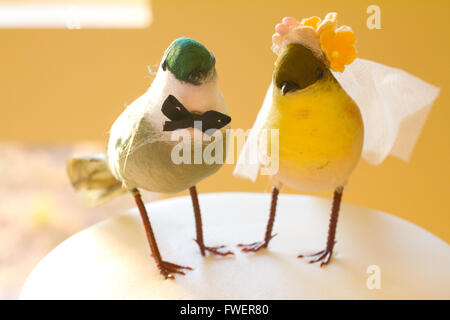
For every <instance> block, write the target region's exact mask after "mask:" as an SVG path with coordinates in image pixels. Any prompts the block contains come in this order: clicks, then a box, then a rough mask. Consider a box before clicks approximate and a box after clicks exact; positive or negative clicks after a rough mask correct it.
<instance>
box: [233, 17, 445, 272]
mask: <svg viewBox="0 0 450 320" xmlns="http://www.w3.org/2000/svg"><path fill="white" fill-rule="evenodd" d="M336 17H337V15H336V13H329V14H328V15H327V16H326V17H325V19H324V20H321V19H320V18H318V17H312V18H308V19H304V20H302V21H298V20H297V19H295V18H284V19H283V22H282V23H281V24H278V25H277V26H276V33H275V34H274V36H273V38H272V40H273V47H272V49H273V50H274V52H275V53H276V54H277V55H278V58H277V60H276V63H275V69H274V72H273V77H272V82H271V85H270V86H269V89H268V91H267V94H266V98H265V100H264V103H263V106H262V108H261V110H260V112H259V114H258V117H257V119H256V122H255V124H254V126H253V128H252V130H251V133H250V136H249V138H248V140H247V142H246V144H245V146H244V148H243V150H242V153H241V154H240V156H239V160H238V163H237V166H236V168H235V171H234V174H235V175H238V176H241V177H245V178H250V179H252V180H255V179H256V177H257V175H258V171H259V168H260V166H261V165H267V163H265V161H263V160H264V156H261V154H263V155H267V151H266V150H261V148H263V149H264V147H265V146H270V142H269V141H267V140H268V138H267V137H268V136H271V135H270V133H269V132H268V131H270V130H278V135H279V140H278V143H279V145H278V148H274V147H273V146H272V147H270V148H269V149H270V150H268V153H272V154H271V155H270V156H271V161H272V162H273V161H274V159H276V160H278V166H279V167H278V171H277V172H275V173H271V175H272V181H273V185H274V187H273V190H272V203H271V207H270V213H269V219H268V222H267V227H266V232H265V237H264V240H262V241H258V242H254V243H251V244H240V245H239V246H240V247H241V248H242V250H243V251H244V252H254V251H258V250H260V249H262V248H267V247H268V245H269V242H270V240H271V239H272V238H273V234H272V230H273V225H274V220H275V214H276V206H277V199H278V194H279V190H280V188H281V187H282V186H283V185H287V186H290V187H292V188H295V189H297V190H301V191H307V192H313V191H322V190H329V189H333V190H334V197H333V205H332V210H331V218H330V222H329V230H328V239H327V241H326V246H325V249H324V250H321V251H319V252H317V253H314V254H312V255H310V257H311V260H310V262H321V266H323V265H326V264H328V263H329V261H330V259H331V257H332V254H333V250H334V245H335V242H336V241H335V236H336V228H337V221H338V215H339V208H340V203H341V199H342V194H343V190H344V187H345V185H346V184H347V181H348V179H349V176H350V174H351V173H352V171H353V170H354V168H355V167H356V165H357V163H358V161H359V159H360V157H361V155H363V156H364V157H365V158H366V159H367V160H368V161H369V162H371V163H373V164H378V163H380V162H382V161H383V159H384V158H385V157H386V156H387V154H389V153H393V154H396V155H398V156H400V157H402V158H403V159H407V158H408V156H409V154H410V153H411V150H412V148H413V146H414V143H415V140H416V139H417V136H418V133H419V132H420V128H421V125H422V124H423V122H424V118H425V117H426V114H427V112H423V111H427V108H428V109H429V108H430V107H431V104H432V103H433V101H434V100H435V99H436V97H437V95H438V93H439V89H438V88H436V87H433V86H431V85H429V84H427V83H425V82H423V81H421V80H420V79H417V78H415V77H413V76H411V75H409V74H407V73H406V72H404V71H401V70H398V69H394V68H390V67H386V66H383V65H380V64H377V63H374V62H371V61H367V60H362V59H356V50H355V48H354V43H355V37H354V35H353V32H352V29H351V28H350V27H348V26H342V27H339V28H337V26H336ZM346 66H347V67H346ZM344 69H345V72H344ZM341 72H343V73H341ZM419 111H421V112H422V114H421V117H417V116H416V115H417V114H418V113H420V112H419ZM400 142H401V143H400ZM277 150H278V154H273V153H276V152H277ZM255 159H257V161H255ZM299 213H300V212H299ZM303 256H304V255H303V254H300V255H299V256H298V257H303Z"/></svg>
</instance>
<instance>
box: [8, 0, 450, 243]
mask: <svg viewBox="0 0 450 320" xmlns="http://www.w3.org/2000/svg"><path fill="white" fill-rule="evenodd" d="M371 4H377V5H379V6H380V7H381V21H382V22H381V23H382V29H381V30H369V29H368V28H367V27H366V19H367V17H368V15H367V14H366V8H367V7H368V6H369V5H371ZM152 8H153V24H152V25H151V26H150V27H149V28H146V29H134V30H89V29H81V30H65V29H53V30H31V29H23V30H8V29H3V30H1V29H0V75H1V77H0V107H1V116H0V139H1V140H2V141H16V142H31V143H44V144H51V143H68V142H75V141H80V140H97V141H104V142H105V143H106V140H107V138H108V130H109V127H110V126H111V124H112V122H113V121H114V120H115V118H116V117H117V116H118V115H119V114H120V113H121V111H122V110H123V108H124V107H125V106H126V105H127V104H129V103H130V102H132V101H133V100H134V99H135V98H137V97H138V96H139V95H141V94H142V93H143V92H144V91H145V90H146V88H147V87H148V86H149V84H150V83H151V79H152V77H151V76H150V75H149V72H148V70H147V66H150V67H152V68H153V69H155V67H154V65H155V64H158V63H159V60H160V58H161V55H162V53H163V51H164V50H165V48H166V47H167V46H168V44H169V43H170V42H171V41H172V40H174V39H175V38H177V37H180V36H189V37H192V38H194V39H196V40H198V41H200V42H202V43H203V44H205V45H206V46H207V47H208V48H209V49H210V50H212V51H213V52H214V54H215V56H216V58H217V70H218V74H219V77H220V86H221V88H222V91H223V93H224V95H225V98H226V100H227V103H228V106H229V109H230V113H231V116H232V117H233V122H232V126H233V127H234V128H250V127H251V125H252V123H253V121H254V119H255V116H256V114H257V112H258V109H259V107H260V104H261V102H262V100H263V96H264V93H265V90H266V88H267V86H268V84H269V82H270V78H271V73H272V68H273V62H274V59H275V56H274V54H273V53H272V52H271V50H270V44H271V35H272V33H273V28H274V25H275V24H276V23H278V22H279V21H280V20H281V18H283V17H284V16H295V17H299V18H301V17H308V16H311V15H319V16H324V15H325V13H327V12H328V11H337V12H338V13H339V18H338V21H339V22H340V24H348V25H350V26H352V27H353V29H354V31H355V33H356V35H357V39H358V43H357V48H358V51H359V55H360V57H363V58H367V59H371V60H374V61H377V62H382V63H384V64H386V65H390V66H395V67H398V68H401V69H404V70H407V71H408V72H410V73H412V74H414V75H416V76H418V77H420V78H422V79H424V80H426V81H428V82H430V83H432V84H435V85H437V86H440V87H441V88H442V92H441V95H440V97H439V98H438V100H437V102H436V104H435V105H434V107H433V109H432V111H431V113H430V116H429V118H428V121H427V123H426V125H425V127H424V129H423V132H422V135H421V136H420V139H419V141H418V143H417V146H416V148H415V151H414V153H413V155H412V158H411V160H410V162H409V163H404V162H402V161H400V160H398V159H396V158H392V157H389V158H388V159H387V160H386V161H385V162H384V163H383V164H382V165H380V166H378V167H373V166H370V165H368V164H367V163H365V162H364V161H361V162H360V163H359V165H358V167H357V169H356V170H355V172H354V173H353V175H352V177H351V180H350V183H349V186H348V188H347V190H346V192H345V194H344V201H346V202H350V203H354V204H357V205H361V206H365V207H371V208H377V209H381V210H384V211H386V212H390V213H393V214H395V215H397V216H399V217H402V218H405V219H407V220H409V221H412V222H414V223H416V224H418V225H420V226H422V227H424V228H425V229H427V230H430V231H431V232H433V233H434V234H436V235H438V236H440V237H441V238H443V239H444V240H446V241H447V242H448V241H450V232H449V226H450V218H449V209H450V167H449V165H450V161H449V160H450V150H449V142H448V138H449V133H450V124H449V120H450V109H449V107H448V105H449V103H450V74H449V70H450V68H449V52H450V44H449V40H448V39H449V37H448V33H449V31H450V28H449V22H448V12H450V1H445V0H442V1H425V0H424V1H411V0H407V1H392V0H389V1H382V0H377V1H348V0H347V1H345V0H340V1H335V0H333V1H317V0H316V1H312V0H310V1H308V0H302V1H301V0H295V1H270V2H269V1H242V0H240V1H223V2H222V1H162V0H161V1H153V2H152ZM232 169H233V166H231V165H226V166H225V167H224V168H223V169H222V170H221V171H220V172H219V173H218V174H216V175H215V176H213V177H210V178H208V179H206V180H205V181H203V182H201V183H200V185H199V186H198V188H199V191H200V192H214V191H255V192H261V191H269V190H270V183H269V181H268V180H267V179H266V178H259V180H258V181H257V183H255V184H253V183H251V182H250V181H245V180H241V179H237V178H235V177H233V176H232V174H231V172H232ZM283 192H289V193H295V192H296V191H295V190H292V189H285V190H283ZM330 194H331V193H326V194H321V195H324V196H330ZM172 196H177V195H172ZM266 214H267V212H261V218H262V219H265V218H266ZM299 214H301V208H299ZM382 236H383V235H382V234H380V237H382Z"/></svg>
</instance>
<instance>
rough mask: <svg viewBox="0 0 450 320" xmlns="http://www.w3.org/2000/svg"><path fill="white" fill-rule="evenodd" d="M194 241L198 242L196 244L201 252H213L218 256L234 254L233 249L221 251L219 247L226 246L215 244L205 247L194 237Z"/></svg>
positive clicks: (223, 247)
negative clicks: (214, 245) (215, 245)
mask: <svg viewBox="0 0 450 320" xmlns="http://www.w3.org/2000/svg"><path fill="white" fill-rule="evenodd" d="M194 241H195V242H196V243H197V244H198V246H199V247H200V251H201V252H205V251H207V252H209V253H211V254H215V255H218V256H228V255H232V256H234V252H233V251H229V250H228V251H223V250H221V249H225V248H226V246H217V247H207V246H205V245H201V244H200V243H199V242H198V241H197V240H196V239H194Z"/></svg>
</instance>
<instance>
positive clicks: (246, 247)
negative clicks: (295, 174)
mask: <svg viewBox="0 0 450 320" xmlns="http://www.w3.org/2000/svg"><path fill="white" fill-rule="evenodd" d="M279 193H280V190H279V189H278V188H277V187H275V186H274V187H273V189H272V202H271V204H270V214H269V220H268V221H267V227H266V234H265V236H264V240H263V241H257V242H253V243H249V244H243V243H240V244H238V245H237V246H238V247H240V248H242V249H241V250H242V251H243V252H256V251H259V250H261V249H263V248H267V247H268V245H269V242H270V240H272V238H273V237H275V236H276V234H274V235H272V229H273V224H274V222H275V214H276V211H277V201H278V194H279Z"/></svg>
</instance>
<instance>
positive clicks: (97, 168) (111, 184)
mask: <svg viewBox="0 0 450 320" xmlns="http://www.w3.org/2000/svg"><path fill="white" fill-rule="evenodd" d="M67 174H68V176H69V179H70V182H71V183H72V186H73V187H74V188H75V190H77V191H78V192H79V193H80V196H81V198H82V199H83V201H84V202H85V203H86V204H87V205H89V206H96V205H100V204H102V203H105V202H107V201H109V200H111V199H113V198H115V197H117V196H120V195H122V194H124V193H126V192H127V189H125V188H124V187H123V186H122V182H120V181H119V180H117V179H116V178H115V177H114V175H113V174H112V172H111V170H110V169H109V167H108V162H107V160H106V156H105V155H103V154H95V155H83V156H74V157H73V158H70V159H69V160H68V161H67Z"/></svg>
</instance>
